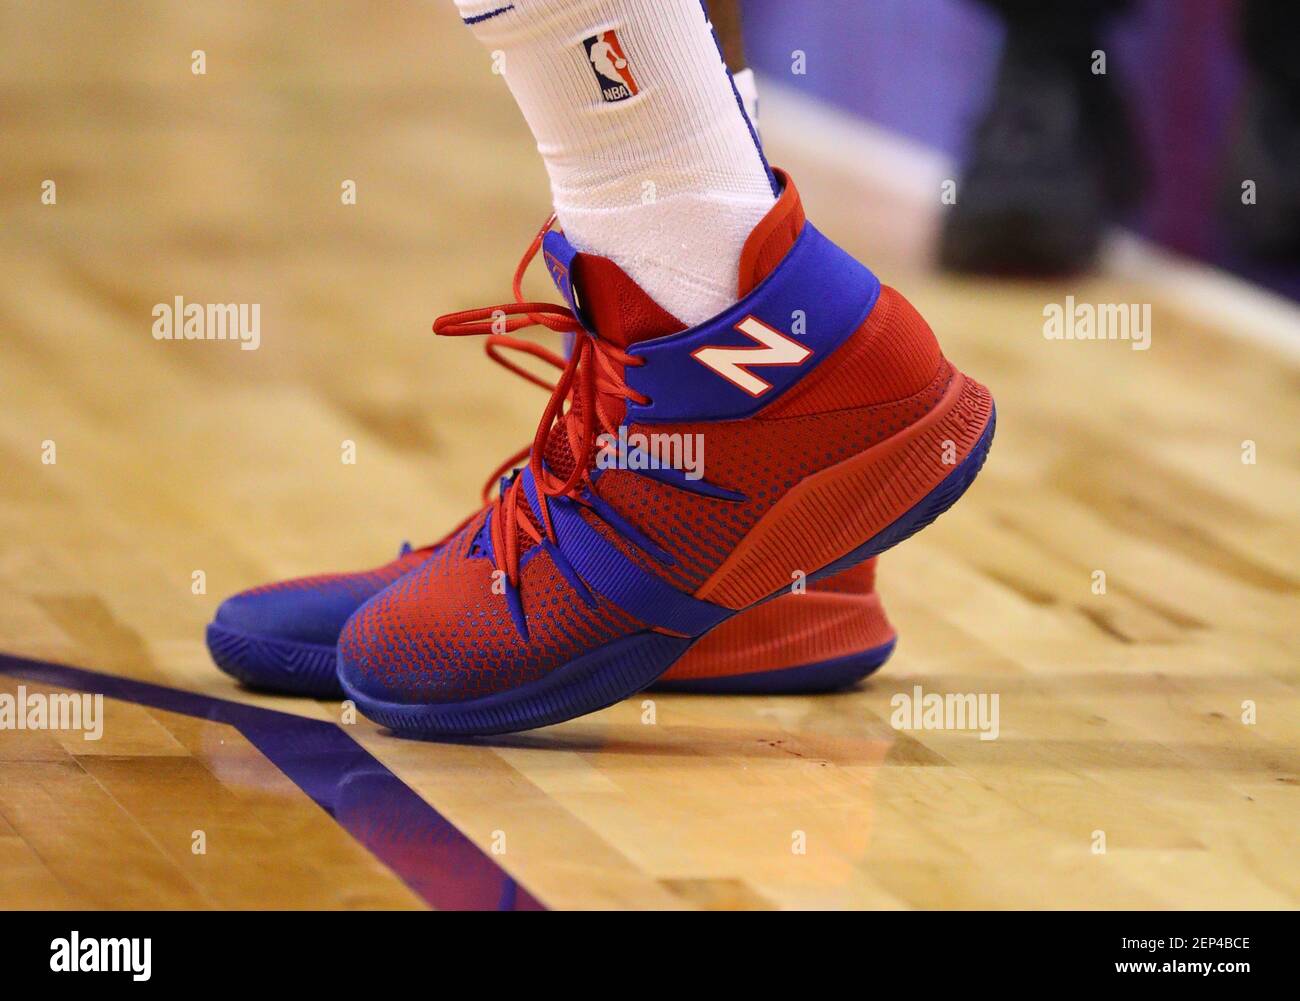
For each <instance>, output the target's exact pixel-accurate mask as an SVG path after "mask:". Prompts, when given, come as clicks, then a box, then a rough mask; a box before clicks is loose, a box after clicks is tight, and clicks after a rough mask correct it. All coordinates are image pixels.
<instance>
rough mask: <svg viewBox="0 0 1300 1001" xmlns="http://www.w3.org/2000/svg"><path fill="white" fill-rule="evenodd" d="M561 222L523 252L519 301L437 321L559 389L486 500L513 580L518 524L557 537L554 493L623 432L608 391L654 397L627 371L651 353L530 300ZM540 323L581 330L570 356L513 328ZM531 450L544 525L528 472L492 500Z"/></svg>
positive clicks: (535, 534)
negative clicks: (533, 512)
mask: <svg viewBox="0 0 1300 1001" xmlns="http://www.w3.org/2000/svg"><path fill="white" fill-rule="evenodd" d="M554 223H555V216H554V215H552V216H551V217H550V218H549V219H547V220H546V224H545V225H544V226H542V228H541V229H540V230H538V232H537V235H536V236H535V237H534V238H533V241H532V243H530V244H529V245H528V249H527V250H526V251H525V252H524V256H523V257H522V258H521V259H520V261H519V266H518V267H517V268H516V269H515V275H514V281H513V283H512V286H511V288H512V291H513V292H514V296H515V301H514V302H509V303H503V304H501V305H498V306H485V307H482V308H480V309H467V310H463V311H461V312H459V313H447V314H445V315H443V316H440V317H438V318H437V319H436V320H434V322H433V332H434V333H435V334H439V335H441V336H444V337H467V336H471V335H483V336H486V337H487V343H486V344H485V350H486V351H487V354H488V356H489V357H490V358H491V359H492V360H493V361H495V362H497V363H498V364H500V365H503V366H504V367H506V368H508V369H509V370H510V371H512V372H514V373H515V374H516V375H518V376H521V377H522V378H524V379H527V380H528V381H529V382H531V383H533V384H534V385H536V386H541V387H542V388H543V389H550V390H551V397H550V399H549V400H548V401H547V403H546V408H545V409H544V410H543V411H542V419H541V421H539V422H538V425H537V434H536V435H535V436H534V437H533V443H532V445H531V446H530V447H529V448H525V449H522V450H521V451H519V452H518V453H516V454H515V455H513V456H511V457H510V458H509V459H507V460H506V461H505V462H503V463H502V464H501V465H500V466H499V467H498V468H497V470H496V471H495V472H494V473H493V474H492V476H491V478H489V480H488V482H487V483H486V484H485V485H484V494H485V497H484V501H485V502H487V503H490V505H491V508H492V551H493V552H494V553H495V554H496V557H495V558H496V566H497V569H500V570H504V571H505V572H506V580H507V581H508V582H509V583H510V586H511V587H518V586H519V559H520V556H521V555H522V554H521V552H520V548H519V532H518V530H519V529H522V530H523V532H524V534H525V535H526V536H528V537H529V538H530V539H532V540H533V542H535V543H540V542H541V541H542V539H543V537H545V538H546V539H547V540H548V541H549V542H551V543H554V542H555V529H554V527H553V526H552V524H551V512H550V507H549V504H548V502H549V500H550V498H552V497H565V496H567V497H573V498H578V496H579V494H580V492H581V490H582V488H583V487H584V486H585V485H587V484H588V483H589V477H590V473H591V466H592V455H593V453H594V451H595V448H596V439H597V435H598V433H599V432H604V433H611V434H613V433H616V432H617V428H618V422H619V420H620V419H621V415H615V414H611V413H608V412H607V410H606V407H605V406H604V405H603V403H602V401H601V394H605V395H615V396H619V397H622V398H623V399H626V400H631V401H633V402H634V403H640V404H646V403H649V402H650V401H649V399H648V398H646V397H645V396H642V395H641V394H640V393H637V392H636V391H634V390H633V389H632V388H631V387H629V386H628V385H627V383H626V382H625V381H624V379H623V376H622V370H623V368H624V367H625V366H628V365H634V366H635V365H643V364H645V361H644V359H641V358H637V357H635V356H633V355H630V354H628V353H627V352H626V351H623V350H622V349H621V348H619V347H618V346H617V345H614V344H610V343H609V342H608V341H604V340H601V339H599V338H597V337H593V336H591V335H590V334H588V333H587V331H586V330H584V329H583V326H582V324H581V323H579V322H578V318H577V317H576V316H574V314H573V310H571V309H570V308H569V307H568V306H561V305H559V304H557V303H550V302H531V301H525V300H524V295H523V280H524V274H525V272H527V270H528V266H529V265H530V264H531V263H532V261H533V258H535V257H536V256H537V252H538V251H539V250H540V249H541V246H542V240H543V239H544V238H545V237H546V234H547V232H549V231H550V228H551V226H552V225H553V224H554ZM533 326H542V327H546V328H547V329H549V330H554V331H557V332H559V333H564V334H573V335H575V337H574V344H573V351H572V353H571V354H570V355H569V358H568V360H567V361H566V360H565V359H563V358H562V357H560V356H559V355H557V354H556V353H555V352H553V351H550V350H549V349H547V348H545V347H543V346H542V345H540V344H535V343H533V342H532V341H525V340H520V339H519V338H517V337H511V336H510V334H512V333H513V332H515V331H517V330H523V329H524V328H526V327H533ZM501 349H508V350H511V351H518V352H521V353H523V354H528V355H532V356H533V357H534V358H538V359H541V360H542V361H544V362H546V363H548V364H550V365H554V366H555V367H556V368H558V369H560V370H561V372H560V378H559V381H558V382H556V383H555V384H554V385H551V384H550V383H548V382H547V381H546V380H545V379H543V378H541V377H540V376H538V375H535V374H534V373H532V372H530V371H528V369H526V368H523V367H522V366H520V365H518V364H516V363H515V362H514V361H512V360H511V359H509V358H507V357H506V356H505V355H503V354H502V353H501ZM557 424H558V425H560V426H561V430H562V433H563V434H564V435H565V437H566V439H567V443H568V446H569V453H570V455H571V456H572V458H573V468H572V469H571V470H570V471H569V475H568V476H565V477H559V476H556V475H555V474H554V473H552V472H551V471H550V470H549V469H547V468H546V463H545V461H544V457H545V452H546V445H547V442H548V441H549V440H550V437H551V432H552V430H553V429H554V428H555V426H556V425H557ZM530 453H531V455H530ZM526 455H529V456H530V457H529V460H528V466H529V469H531V470H532V474H533V482H534V483H535V484H536V485H537V500H538V506H539V507H540V509H541V515H542V526H541V529H540V530H539V529H538V527H537V526H536V525H534V524H533V521H532V519H531V518H530V517H528V514H527V508H528V498H527V497H526V496H525V494H524V491H523V483H522V480H521V478H520V477H515V479H514V480H513V481H512V482H511V484H510V486H509V487H508V488H507V489H505V490H503V491H499V492H498V494H497V497H496V499H495V500H492V501H490V502H489V501H488V495H490V493H491V490H492V487H493V485H494V484H495V483H496V482H497V480H498V479H499V477H500V476H502V475H503V474H504V473H505V472H506V471H507V470H509V469H511V468H512V467H513V466H514V465H515V463H517V462H519V461H520V460H521V459H523V458H524V456H526Z"/></svg>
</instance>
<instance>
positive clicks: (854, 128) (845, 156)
mask: <svg viewBox="0 0 1300 1001" xmlns="http://www.w3.org/2000/svg"><path fill="white" fill-rule="evenodd" d="M759 99H760V102H759V107H760V109H761V112H762V122H761V128H762V132H763V135H764V137H765V139H770V140H771V141H772V144H773V145H774V146H776V147H783V146H784V147H793V148H798V149H801V150H807V151H809V152H810V153H811V154H812V155H813V156H815V157H817V158H818V159H819V160H821V161H822V162H824V163H827V164H829V165H831V166H833V167H835V168H837V169H839V170H842V171H845V172H847V173H849V174H851V175H854V176H856V177H858V178H860V179H861V180H862V181H863V182H864V183H868V184H870V185H872V186H873V187H879V188H883V189H885V190H887V191H889V192H891V193H893V194H896V195H898V196H899V197H902V198H905V199H906V200H908V201H911V202H916V203H918V204H924V205H930V206H933V209H934V211H935V212H936V213H937V211H938V199H937V196H936V193H937V192H938V191H939V186H940V185H941V184H942V182H943V181H944V180H946V179H948V178H954V177H956V170H957V166H956V164H955V162H954V161H953V160H952V158H950V157H949V156H947V155H946V154H944V153H942V152H940V151H938V150H935V149H932V148H930V147H928V146H924V145H922V144H921V143H918V142H917V141H916V140H914V139H909V138H907V137H906V136H902V135H899V134H898V133H896V132H892V131H890V130H888V129H885V128H882V127H880V126H879V125H875V124H873V123H871V122H868V121H865V120H863V119H860V118H857V117H855V116H853V115H851V114H849V113H848V112H845V111H841V110H839V109H837V108H834V107H831V106H830V105H827V104H825V103H823V102H821V101H818V100H816V99H814V98H811V97H808V96H807V95H804V94H801V93H799V92H798V91H796V90H794V89H792V88H791V87H789V86H787V85H784V84H781V83H779V82H777V81H775V80H774V79H772V78H771V77H768V76H763V77H760V78H759ZM1099 272H1100V274H1102V275H1106V276H1109V277H1115V278H1122V279H1124V280H1125V281H1130V282H1138V283H1141V284H1143V285H1146V286H1147V287H1149V288H1152V289H1153V290H1155V291H1156V292H1157V293H1158V294H1159V295H1160V297H1161V298H1165V299H1168V300H1172V301H1174V302H1177V303H1179V304H1180V306H1182V307H1185V308H1186V309H1187V311H1189V312H1191V313H1194V314H1195V315H1196V316H1198V317H1200V318H1203V319H1204V320H1205V321H1206V323H1207V324H1208V325H1212V326H1213V327H1214V329H1215V330H1218V331H1222V332H1223V333H1225V334H1228V335H1231V336H1234V337H1240V338H1243V339H1245V340H1249V341H1253V342H1255V343H1256V344H1261V345H1263V346H1265V347H1267V348H1270V349H1272V350H1273V351H1276V352H1277V353H1279V354H1281V355H1283V356H1284V357H1286V358H1289V359H1291V360H1294V361H1300V305H1297V304H1296V303H1294V302H1292V301H1291V300H1290V299H1287V298H1286V297H1284V296H1281V295H1277V294H1276V293H1274V292H1270V291H1269V290H1267V289H1265V288H1263V287H1261V286H1258V285H1255V284H1253V283H1252V282H1249V281H1247V280H1245V279H1244V278H1238V277H1237V276H1236V275H1233V274H1231V273H1229V272H1227V271H1224V270H1223V269H1222V268H1218V267H1215V266H1213V265H1211V264H1205V263H1203V262H1201V261H1197V260H1193V259H1192V258H1189V257H1185V256H1183V255H1181V254H1176V253H1174V252H1172V251H1169V250H1165V249H1164V248H1162V247H1159V246H1157V245H1156V244H1154V243H1152V242H1151V241H1149V240H1146V239H1143V238H1142V237H1140V236H1138V235H1136V234H1134V233H1131V232H1129V231H1127V230H1124V229H1121V228H1118V227H1116V228H1115V229H1114V231H1113V232H1111V233H1110V234H1108V236H1107V238H1106V242H1105V244H1104V249H1103V251H1102V255H1101V260H1100V263H1099Z"/></svg>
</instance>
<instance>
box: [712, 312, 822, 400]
mask: <svg viewBox="0 0 1300 1001" xmlns="http://www.w3.org/2000/svg"><path fill="white" fill-rule="evenodd" d="M736 329H737V330H739V331H740V332H741V333H742V334H744V335H745V336H746V337H749V338H752V339H753V340H754V341H756V342H757V343H758V344H759V345H761V346H760V347H756V348H697V349H696V350H695V351H692V352H691V357H692V358H694V359H695V360H696V361H698V362H700V363H701V364H703V365H707V366H708V367H709V368H711V369H713V371H715V372H717V373H718V375H720V376H722V377H723V378H724V379H726V380H727V381H728V382H730V383H734V384H735V385H737V386H739V387H740V388H741V389H743V390H744V391H745V392H746V393H748V394H749V395H750V396H762V395H763V394H764V393H766V392H767V391H768V390H769V389H771V388H772V384H771V383H770V382H768V381H767V380H766V379H760V378H759V377H758V376H756V375H755V374H754V373H753V372H751V371H749V370H750V368H752V367H754V366H757V365H802V364H803V363H804V361H805V360H807V358H808V357H809V356H810V355H811V354H812V351H811V349H809V348H806V347H804V345H802V344H800V343H799V342H798V341H796V340H792V339H791V338H789V337H787V336H786V335H785V334H783V333H781V331H779V330H776V329H774V328H772V327H769V326H768V325H767V324H766V323H764V322H763V321H762V320H760V319H759V318H758V317H756V316H747V317H745V318H744V319H743V320H741V321H740V322H739V323H737V324H736Z"/></svg>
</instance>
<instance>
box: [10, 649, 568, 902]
mask: <svg viewBox="0 0 1300 1001" xmlns="http://www.w3.org/2000/svg"><path fill="white" fill-rule="evenodd" d="M0 674H8V675H11V676H12V677H15V678H21V679H24V680H26V681H33V682H37V683H40V684H43V685H52V686H55V687H58V688H70V689H74V690H77V691H82V692H90V693H98V694H102V695H103V696H104V697H105V698H110V699H118V700H121V701H124V702H134V703H136V704H138V705H143V706H151V707H153V708H155V709H163V710H166V711H167V712H174V713H181V714H182V715H185V716H194V717H197V718H199V719H206V720H211V721H212V722H214V723H224V724H226V725H228V726H232V727H234V728H235V729H236V730H238V731H239V732H240V733H242V734H243V735H244V736H245V737H246V738H247V739H248V741H249V742H250V743H251V744H253V746H255V747H256V748H257V749H258V750H259V751H261V752H262V754H264V755H266V757H267V759H268V760H269V761H270V762H271V763H272V764H274V765H275V766H276V767H277V768H279V769H280V771H282V772H284V774H285V775H287V776H288V777H289V778H290V779H291V780H292V781H293V783H294V784H295V785H297V786H298V788H299V789H301V790H302V791H303V792H305V793H306V794H307V795H308V796H310V797H311V798H312V799H313V800H315V801H316V804H317V805H318V806H319V807H320V808H321V809H322V810H324V811H325V812H326V813H328V814H329V815H330V816H331V817H333V818H334V820H335V821H336V822H338V824H339V825H340V826H342V827H343V828H344V829H345V830H346V831H347V832H348V833H349V834H351V835H352V836H353V837H354V838H356V839H357V841H359V842H360V843H361V844H363V845H364V846H365V847H366V848H367V849H369V851H370V852H371V853H372V854H373V855H374V856H375V857H376V858H378V859H379V860H380V861H381V862H383V863H384V865H386V866H388V868H389V869H391V870H392V871H393V872H394V873H395V874H396V875H397V876H398V877H399V878H400V879H401V880H402V882H404V883H405V884H406V885H407V886H409V887H410V888H411V889H412V890H413V891H415V893H417V894H418V895H419V896H420V897H421V898H423V899H424V900H425V901H426V902H427V903H428V904H429V905H430V906H432V907H436V908H439V909H448V910H506V911H513V910H543V909H544V907H543V905H542V904H541V903H540V902H539V901H538V900H537V899H536V898H535V897H533V896H532V894H530V893H529V892H528V891H527V890H525V889H524V888H523V887H522V886H520V885H519V884H518V883H516V882H515V880H514V879H512V878H511V877H510V875H509V874H508V873H507V872H506V871H505V870H504V869H502V868H501V867H500V866H499V865H497V863H496V862H495V861H494V860H493V859H492V858H491V856H489V855H487V854H485V853H484V852H483V851H481V850H480V849H479V847H478V846H477V845H475V844H474V842H472V841H470V840H469V838H467V837H465V835H464V834H462V833H461V832H460V831H459V830H457V829H456V827H455V826H454V825H453V824H452V823H451V822H450V821H449V820H447V819H446V818H445V817H443V816H442V815H441V814H440V813H438V811H437V810H435V809H434V808H433V807H432V806H430V805H429V804H428V803H427V802H425V801H424V800H423V799H422V798H421V797H420V796H418V795H417V794H416V793H415V792H414V791H413V790H412V789H411V788H410V787H409V786H408V785H406V783H404V782H402V781H401V779H399V778H398V777H397V776H396V775H394V774H393V773H392V772H390V771H389V770H388V769H387V768H385V767H384V766H383V764H381V763H380V762H379V761H378V760H377V759H376V758H375V757H374V756H373V755H371V754H370V753H369V752H368V751H366V749H365V748H363V747H362V746H361V745H360V744H358V743H357V742H356V741H355V740H353V739H352V738H351V737H349V736H348V735H347V733H346V732H345V731H344V730H343V729H342V728H341V727H339V726H336V725H335V724H333V723H326V722H323V721H321V720H314V719H305V718H303V717H301V716H294V715H292V714H290V713H282V712H276V711H275V710H273V709H261V708H258V707H257V706H249V705H244V704H242V703H239V702H230V701H228V700H226V699H218V698H212V697H211V696H207V695H199V694H196V693H194V692H185V691H181V690H180V689H177V688H167V687H164V686H163V685H151V684H149V683H147V682H143V681H133V680H131V679H129V678H119V677H117V676H115V675H111V674H100V673H99V672H97V671H87V670H83V669H81V668H78V667H68V666H66V665H63V664H51V663H46V662H44V661H37V660H27V659H25V658H22V657H12V656H9V655H8V654H3V653H0Z"/></svg>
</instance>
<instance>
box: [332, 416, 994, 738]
mask: <svg viewBox="0 0 1300 1001" xmlns="http://www.w3.org/2000/svg"><path fill="white" fill-rule="evenodd" d="M996 420H997V411H996V409H994V410H992V411H991V412H990V414H989V421H988V424H987V426H986V427H985V428H984V431H983V432H982V433H981V435H980V437H979V440H978V441H977V442H976V443H975V446H974V447H973V448H972V449H971V451H970V454H968V455H967V456H966V458H965V459H963V460H962V461H961V462H960V463H958V465H957V466H956V468H954V469H953V471H952V472H951V473H949V474H948V475H947V476H946V477H945V478H944V479H943V480H942V481H941V482H940V483H939V484H938V485H937V486H935V487H934V489H932V490H931V491H930V492H929V493H928V494H926V495H925V497H923V498H922V499H921V500H920V501H918V502H917V503H916V504H915V505H913V506H912V508H911V509H910V510H908V511H907V512H906V513H905V514H903V515H902V516H901V517H900V518H898V519H897V520H896V521H894V523H893V524H891V525H889V526H888V527H887V528H885V529H883V530H882V531H880V532H878V533H876V535H874V536H873V537H872V538H870V539H868V540H867V541H866V542H865V543H863V544H862V545H860V546H858V547H857V548H856V549H854V550H852V551H851V552H849V553H846V554H845V555H844V556H842V557H840V558H839V559H838V560H835V561H834V562H832V563H829V564H827V565H826V566H825V567H823V568H822V569H821V570H818V571H816V572H815V573H813V574H810V575H809V577H808V580H810V581H813V580H820V579H822V578H824V577H829V576H832V575H834V574H836V573H839V572H840V571H842V570H847V569H848V568H849V567H852V566H856V565H857V564H859V563H863V562H865V561H866V560H869V559H870V558H871V557H873V556H876V555H879V554H880V553H882V552H884V551H885V550H886V549H889V548H891V547H893V546H896V545H898V543H900V542H902V541H903V540H904V539H906V538H908V537H909V536H911V535H913V534H914V533H916V532H919V531H920V530H921V529H923V528H925V527H926V526H927V525H929V524H930V522H932V521H934V519H935V518H937V517H939V515H941V514H943V512H944V511H946V510H948V508H950V507H952V505H953V504H955V503H956V502H957V499H958V498H959V497H961V495H962V494H963V493H965V492H966V490H967V488H968V487H969V486H970V485H971V483H972V482H973V481H974V479H975V477H976V476H977V475H978V474H979V471H980V469H981V468H982V467H983V465H984V460H985V459H986V458H987V456H988V451H989V447H990V446H991V445H992V443H993V430H994V426H995V424H996ZM785 593H787V592H786V590H785V589H782V590H780V591H777V592H774V593H773V594H771V595H769V596H768V598H765V599H763V600H765V601H767V600H771V599H772V598H775V597H778V596H779V595H781V594H785ZM743 610H744V609H739V610H737V611H736V612H734V613H732V614H733V615H738V614H740V612H741V611H743ZM728 618H730V616H729V617H728ZM723 621H726V620H723ZM715 628H716V627H715ZM702 635H707V634H702ZM698 639H699V637H676V636H665V635H664V634H662V633H655V632H649V631H647V632H643V633H634V634H632V635H630V636H623V637H621V638H619V639H617V640H614V641H613V642H612V643H607V644H605V645H604V646H602V647H599V648H597V649H595V650H592V651H591V652H590V653H587V654H584V655H583V656H581V657H578V658H576V659H575V660H571V661H569V663H567V664H565V665H564V666H563V667H560V668H558V669H557V670H555V671H552V672H551V673H550V674H548V675H547V676H546V677H545V678H542V679H541V680H540V681H535V682H533V683H532V684H528V685H524V686H522V687H520V688H515V689H511V690H509V691H505V692H498V693H497V694H496V695H489V696H487V697H486V698H481V699H472V700H468V701H465V702H439V703H422V704H410V703H402V702H389V701H386V700H382V699H376V698H374V697H373V696H371V695H368V694H366V693H365V692H362V691H360V690H358V689H357V688H355V687H354V686H353V685H351V684H349V682H348V680H347V678H346V677H345V676H343V671H342V670H340V675H341V676H340V679H339V680H340V683H341V685H342V687H343V693H344V695H345V696H346V697H347V698H349V699H352V700H353V701H354V702H355V703H356V705H357V708H358V709H360V710H361V712H362V713H364V714H365V715H366V716H367V717H368V718H370V719H372V720H374V721H375V722H376V723H379V724H381V725H382V726H387V727H389V728H391V729H392V730H395V731H397V732H398V733H401V734H404V735H407V736H413V737H431V738H437V737H472V736H487V735H490V734H497V733H513V732H515V731H518V730H531V729H534V728H535V727H539V726H549V725H550V724H552V723H562V722H564V721H566V720H570V719H573V718H575V717H577V716H585V715H586V714H588V713H593V712H596V711H598V710H600V709H604V708H606V707H608V706H611V705H613V704H614V703H616V702H620V701H622V700H623V699H625V698H627V697H628V696H630V695H635V694H636V693H637V692H639V691H641V690H642V689H644V688H646V687H648V686H649V685H651V684H652V683H654V681H655V680H656V679H658V678H660V677H661V676H662V675H664V674H665V673H666V672H667V671H668V670H669V669H670V668H671V667H672V666H673V664H675V663H676V662H677V659H678V658H679V657H681V656H682V654H684V653H685V652H686V651H687V650H688V649H690V647H691V645H692V644H693V643H695V642H696V641H697V640H698ZM342 667H343V665H342V663H341V662H340V668H341V669H342Z"/></svg>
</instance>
